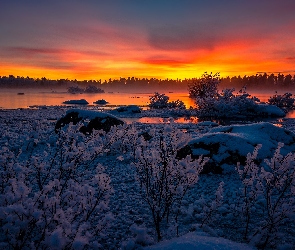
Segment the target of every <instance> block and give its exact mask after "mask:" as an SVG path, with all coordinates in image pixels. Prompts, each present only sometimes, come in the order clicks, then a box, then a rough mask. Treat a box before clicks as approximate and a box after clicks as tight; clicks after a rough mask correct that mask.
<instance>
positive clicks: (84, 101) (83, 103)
mask: <svg viewBox="0 0 295 250" xmlns="http://www.w3.org/2000/svg"><path fill="white" fill-rule="evenodd" d="M63 104H78V105H87V104H89V102H87V101H86V100H85V99H80V100H68V101H64V102H63Z"/></svg>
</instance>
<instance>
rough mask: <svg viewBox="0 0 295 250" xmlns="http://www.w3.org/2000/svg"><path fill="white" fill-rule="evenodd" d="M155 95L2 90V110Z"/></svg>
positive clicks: (145, 99) (113, 102) (137, 100)
mask: <svg viewBox="0 0 295 250" xmlns="http://www.w3.org/2000/svg"><path fill="white" fill-rule="evenodd" d="M20 93H22V94H20ZM165 94H166V95H167V96H169V98H170V99H169V100H170V101H175V100H177V99H180V100H182V101H183V102H184V104H185V105H186V107H190V106H194V101H193V100H192V99H190V98H189V97H188V92H183V93H170V92H167V93H165ZM251 94H252V95H254V96H257V97H258V98H259V99H260V101H267V99H268V98H269V97H270V96H271V95H273V94H274V93H267V94H265V93H251ZM152 95H153V93H124V92H109V93H98V94H69V93H67V92H65V91H64V92H62V91H56V92H53V91H50V90H24V89H22V90H16V89H0V109H17V108H28V107H30V106H35V105H37V106H40V105H46V106H55V105H64V104H63V102H64V101H67V100H79V99H85V100H87V101H88V102H89V105H95V104H93V102H95V101H97V100H100V99H104V100H106V101H107V102H108V104H107V105H106V107H114V106H120V105H131V104H134V105H139V106H146V105H147V104H148V103H149V97H150V96H152ZM287 117H288V118H295V112H294V111H293V112H289V113H288V115H287Z"/></svg>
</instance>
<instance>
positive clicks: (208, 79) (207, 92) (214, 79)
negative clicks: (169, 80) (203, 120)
mask: <svg viewBox="0 0 295 250" xmlns="http://www.w3.org/2000/svg"><path fill="white" fill-rule="evenodd" d="M219 83H220V76H219V73H216V74H214V75H213V74H212V72H211V73H210V74H208V73H207V72H205V73H204V74H203V75H202V77H201V78H199V79H197V80H196V81H195V82H194V83H192V84H190V85H189V86H188V89H189V97H191V98H200V99H204V98H208V97H210V98H214V97H216V95H217V93H218V85H219Z"/></svg>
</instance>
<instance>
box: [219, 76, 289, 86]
mask: <svg viewBox="0 0 295 250" xmlns="http://www.w3.org/2000/svg"><path fill="white" fill-rule="evenodd" d="M231 87H235V88H236V89H237V90H238V89H242V88H243V87H246V88H247V89H249V90H252V89H255V90H265V89H268V90H279V89H281V90H295V75H293V76H292V75H290V74H287V75H284V74H280V73H279V74H277V75H275V74H269V75H268V74H266V73H264V74H256V75H252V76H244V77H241V76H234V77H225V78H222V79H221V82H220V88H221V89H225V88H231Z"/></svg>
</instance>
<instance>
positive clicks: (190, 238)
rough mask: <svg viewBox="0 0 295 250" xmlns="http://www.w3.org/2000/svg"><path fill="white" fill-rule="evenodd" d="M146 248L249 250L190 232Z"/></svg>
mask: <svg viewBox="0 0 295 250" xmlns="http://www.w3.org/2000/svg"><path fill="white" fill-rule="evenodd" d="M144 249H146V250H196V249H198V250H251V249H255V248H252V247H250V246H248V245H246V244H241V243H237V242H233V241H230V240H227V239H224V238H220V237H209V236H203V235H199V234H197V233H195V232H190V233H188V234H185V235H183V236H181V237H178V238H174V239H171V240H167V241H163V242H160V243H158V244H156V245H153V246H149V247H146V248H144Z"/></svg>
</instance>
